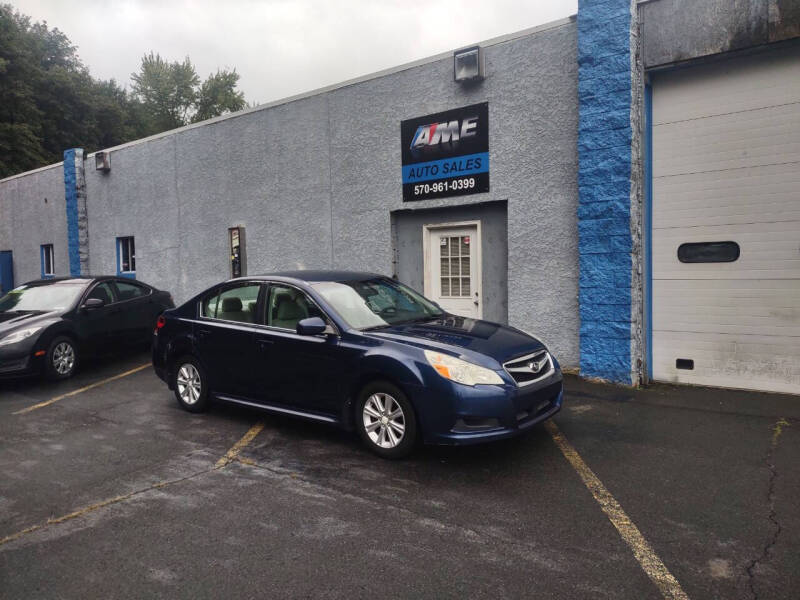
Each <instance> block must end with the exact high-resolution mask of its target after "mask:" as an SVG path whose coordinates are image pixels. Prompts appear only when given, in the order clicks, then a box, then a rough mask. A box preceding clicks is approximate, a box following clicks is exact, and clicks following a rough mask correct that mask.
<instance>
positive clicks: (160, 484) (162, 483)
mask: <svg viewBox="0 0 800 600" xmlns="http://www.w3.org/2000/svg"><path fill="white" fill-rule="evenodd" d="M207 472H208V469H205V470H203V471H198V472H197V473H193V474H191V475H187V476H184V477H178V478H177V479H170V480H167V481H159V482H157V483H152V484H150V485H148V486H147V487H144V488H142V489H139V490H134V491H132V492H128V493H127V494H122V495H120V496H114V497H113V498H108V499H106V500H101V501H100V502H96V503H95V504H91V505H89V506H86V507H84V508H81V509H78V510H76V511H73V512H71V513H69V514H66V515H62V516H60V517H51V518H49V519H47V521H45V522H44V523H40V524H38V525H32V526H30V527H28V528H27V529H23V530H22V531H18V532H16V533H12V534H11V535H7V536H6V537H4V538H0V546H2V545H3V544H7V543H9V542H13V541H14V540H18V539H19V538H21V537H22V536H24V535H27V534H29V533H33V532H34V531H39V530H40V529H44V528H45V527H49V526H50V525H58V524H59V523H64V522H65V521H70V520H72V519H77V518H78V517H82V516H83V515H86V514H89V513H91V512H94V511H96V510H99V509H101V508H103V507H105V506H109V505H111V504H116V503H118V502H122V501H124V500H128V499H129V498H133V497H134V496H138V495H140V494H144V493H145V492H149V491H151V490H158V489H161V488H164V487H167V486H168V485H172V484H175V483H181V482H183V481H186V480H187V479H191V478H193V477H196V476H197V475H201V474H203V473H207Z"/></svg>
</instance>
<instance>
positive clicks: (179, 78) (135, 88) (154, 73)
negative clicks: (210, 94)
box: [131, 52, 200, 133]
mask: <svg viewBox="0 0 800 600" xmlns="http://www.w3.org/2000/svg"><path fill="white" fill-rule="evenodd" d="M131 80H132V81H133V85H132V88H131V90H132V92H133V95H134V97H135V98H136V99H138V100H139V101H140V102H141V103H142V105H143V107H144V112H145V114H146V115H147V117H148V119H149V121H150V127H151V128H153V129H154V131H153V132H152V133H155V132H156V131H165V130H167V129H174V128H175V127H181V126H182V125H186V123H188V122H189V119H190V117H191V115H192V113H193V112H194V107H195V104H196V102H197V88H198V86H199V85H200V78H199V77H198V76H197V72H196V71H195V69H194V65H192V62H191V61H190V60H189V57H188V56H187V57H186V58H185V59H184V61H183V62H178V61H175V62H167V61H166V60H164V59H163V58H161V55H159V54H155V53H153V52H150V54H146V55H145V56H144V57H142V65H141V67H140V68H139V72H138V73H133V74H132V75H131Z"/></svg>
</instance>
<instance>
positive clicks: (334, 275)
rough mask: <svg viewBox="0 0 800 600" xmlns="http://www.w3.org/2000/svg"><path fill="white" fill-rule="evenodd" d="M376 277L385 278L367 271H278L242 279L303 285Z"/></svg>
mask: <svg viewBox="0 0 800 600" xmlns="http://www.w3.org/2000/svg"><path fill="white" fill-rule="evenodd" d="M376 277H382V278H386V276H385V275H381V274H379V273H370V272H369V271H312V270H302V271H278V272H275V273H264V274H262V275H252V276H249V277H243V279H258V280H266V279H276V278H281V279H294V280H296V281H303V282H305V283H320V282H323V281H363V280H365V279H375V278H376Z"/></svg>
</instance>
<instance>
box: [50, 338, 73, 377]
mask: <svg viewBox="0 0 800 600" xmlns="http://www.w3.org/2000/svg"><path fill="white" fill-rule="evenodd" d="M45 359H46V360H45V374H46V375H47V378H48V379H50V380H53V381H58V380H61V379H69V378H70V377H72V376H73V375H74V374H75V369H77V368H78V350H77V349H76V348H75V342H74V341H73V340H72V338H68V337H66V336H63V335H61V336H58V337H57V338H56V339H54V340H53V341H52V342H50V347H49V348H48V349H47V354H46V356H45Z"/></svg>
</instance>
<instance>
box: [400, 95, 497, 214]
mask: <svg viewBox="0 0 800 600" xmlns="http://www.w3.org/2000/svg"><path fill="white" fill-rule="evenodd" d="M400 139H401V142H402V144H403V148H402V161H403V201H404V202H409V201H412V200H427V199H429V198H446V197H447V196H463V195H466V194H477V193H479V192H488V191H489V103H488V102H483V103H481V104H473V105H472V106H465V107H463V108H456V109H453V110H448V111H445V112H441V113H437V114H435V115H428V116H426V117H418V118H416V119H409V120H408V121H403V122H401V123H400Z"/></svg>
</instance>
